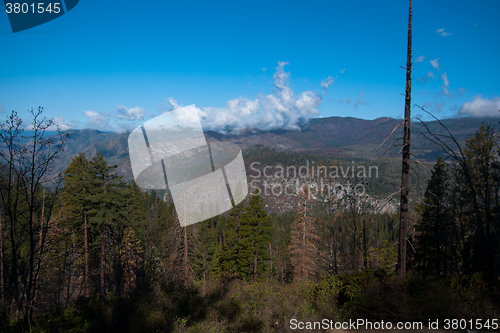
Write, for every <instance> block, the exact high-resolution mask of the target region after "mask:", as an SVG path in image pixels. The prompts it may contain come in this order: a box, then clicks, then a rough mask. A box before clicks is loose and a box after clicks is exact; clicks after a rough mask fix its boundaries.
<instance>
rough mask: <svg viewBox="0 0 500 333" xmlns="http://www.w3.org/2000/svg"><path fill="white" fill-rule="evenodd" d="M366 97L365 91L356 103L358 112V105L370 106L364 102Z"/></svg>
mask: <svg viewBox="0 0 500 333" xmlns="http://www.w3.org/2000/svg"><path fill="white" fill-rule="evenodd" d="M364 96H365V92H364V91H363V92H362V93H361V94H359V97H358V99H357V101H356V103H354V107H355V108H356V110H357V109H358V105H360V104H361V105H366V106H368V102H365V101H363V97H364Z"/></svg>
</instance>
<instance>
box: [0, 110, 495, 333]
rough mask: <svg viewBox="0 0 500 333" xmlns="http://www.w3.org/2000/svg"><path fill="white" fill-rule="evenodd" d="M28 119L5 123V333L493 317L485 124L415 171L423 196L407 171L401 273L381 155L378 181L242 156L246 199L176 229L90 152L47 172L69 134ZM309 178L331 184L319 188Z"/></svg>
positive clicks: (387, 164)
mask: <svg viewBox="0 0 500 333" xmlns="http://www.w3.org/2000/svg"><path fill="white" fill-rule="evenodd" d="M32 116H33V118H34V122H33V123H34V124H35V125H36V126H35V127H34V129H33V131H32V132H30V133H29V135H31V136H30V138H29V140H27V141H26V140H23V141H22V142H21V141H18V139H21V136H22V135H26V134H27V133H25V134H22V131H21V129H22V128H23V127H22V121H21V120H20V118H18V116H17V114H16V113H12V114H11V116H10V118H8V120H7V121H6V122H4V123H2V127H1V136H0V138H1V144H2V150H1V157H2V176H1V183H0V197H1V208H2V214H1V220H0V221H1V223H0V248H1V251H0V254H1V257H0V292H1V294H0V311H1V321H0V327H1V330H2V332H21V331H34V332H55V331H60V332H167V331H175V332H200V331H201V332H209V331H221V332H288V331H290V325H289V322H290V319H292V318H301V319H302V320H310V321H314V320H321V319H322V318H330V319H332V320H347V319H349V318H354V319H356V318H367V319H372V320H386V321H402V320H425V321H427V320H428V319H429V318H431V319H434V318H438V319H443V318H467V319H476V318H490V319H494V318H499V316H500V312H499V299H500V282H499V277H500V275H499V274H500V237H499V234H500V233H499V231H500V215H499V213H498V212H499V209H498V208H499V207H500V206H499V204H500V201H499V200H500V199H499V196H498V193H499V190H500V185H499V183H498V180H499V179H500V167H499V165H498V152H499V145H498V141H497V137H496V134H495V132H494V129H493V128H491V127H488V126H480V127H479V128H478V129H477V130H476V132H475V133H474V134H473V135H471V136H470V137H469V138H468V139H467V140H466V141H465V144H464V145H463V146H461V147H460V150H459V149H458V148H457V149H456V150H453V151H449V152H448V154H449V155H448V156H449V158H448V159H447V160H443V159H439V160H438V161H437V163H429V164H425V163H424V165H422V166H421V167H423V168H425V167H427V168H432V172H431V176H430V179H429V181H428V182H427V177H428V176H425V177H426V180H425V181H424V183H423V184H421V185H419V186H422V189H421V190H419V187H418V186H417V183H416V179H417V178H418V177H417V176H419V175H421V176H422V177H423V175H425V172H420V171H417V172H416V173H415V176H416V177H415V180H412V184H413V185H412V186H413V187H414V191H413V192H412V200H413V201H412V204H411V205H410V210H411V211H410V216H411V218H410V225H411V228H410V235H409V238H408V240H409V242H410V244H411V246H410V249H409V251H408V256H409V258H408V261H409V270H410V272H411V274H408V276H406V277H400V276H396V275H395V274H394V271H395V264H396V261H397V240H398V236H397V228H396V226H397V223H398V222H397V221H398V216H397V213H396V212H394V211H388V212H384V211H383V210H381V209H380V204H384V203H385V204H389V202H390V201H391V197H387V196H386V195H383V196H380V194H382V193H388V192H392V191H393V190H394V192H395V193H396V194H397V193H398V191H397V188H391V189H389V187H390V186H395V185H391V184H393V183H392V182H390V181H389V180H388V177H390V174H393V177H394V178H397V176H396V174H397V173H396V172H397V166H396V165H397V164H396V162H394V161H392V160H390V159H388V160H382V161H381V162H380V163H381V164H380V165H376V166H377V167H378V169H375V168H373V169H372V171H373V172H375V170H379V171H380V170H381V169H382V168H386V170H385V171H384V172H380V174H383V175H384V176H383V177H379V178H376V177H368V176H367V174H363V172H361V171H362V170H365V171H366V170H370V169H369V166H370V165H368V164H366V161H360V160H356V161H354V160H343V159H340V160H339V159H334V158H325V157H324V156H314V155H310V154H305V153H299V152H295V153H294V152H283V151H279V150H276V149H271V148H266V147H262V146H260V147H254V148H250V149H247V150H246V155H245V159H246V164H247V165H246V167H247V171H248V170H249V169H250V172H249V173H248V177H249V178H248V179H249V182H250V181H252V180H259V183H258V184H257V185H256V186H254V187H251V188H250V190H251V193H250V194H249V195H248V197H247V199H246V200H245V201H244V202H242V203H241V204H239V205H238V206H236V207H235V208H233V209H232V210H230V211H229V212H227V213H226V214H222V215H219V216H217V217H214V218H211V219H209V220H206V221H203V222H200V223H197V224H194V225H190V226H187V227H181V226H180V224H179V222H178V219H177V215H176V212H175V208H174V206H173V204H172V203H171V202H170V201H169V200H168V194H164V193H155V192H154V191H144V190H142V189H140V188H139V187H138V186H137V185H136V184H135V183H134V182H133V181H127V182H125V181H124V179H123V177H122V176H123V175H122V174H121V173H120V172H119V171H118V167H117V166H116V165H114V164H110V163H109V161H107V160H106V156H105V155H103V154H102V153H100V152H98V151H97V152H96V153H95V154H88V155H87V154H85V153H83V152H80V153H78V154H77V155H75V156H74V157H72V158H71V162H70V164H69V165H68V166H66V167H65V169H64V172H63V173H61V174H60V176H59V177H49V176H50V175H52V174H53V169H54V168H56V164H57V163H60V160H59V159H58V157H59V156H60V155H61V152H62V149H63V148H64V147H65V146H66V145H67V144H68V140H71V136H70V137H69V138H68V137H67V136H64V135H62V136H57V137H51V138H46V137H45V130H46V129H47V128H49V126H50V125H51V121H50V120H49V121H47V120H43V118H42V110H41V109H39V110H38V111H34V112H33V113H32ZM250 161H252V162H256V161H259V163H260V164H259V165H258V166H257V165H255V164H254V166H253V167H251V166H250V165H248V164H249V163H250ZM313 162H314V163H313ZM363 164H366V165H365V166H363ZM393 164H394V165H393ZM280 166H281V167H282V168H281V169H282V170H285V171H288V170H287V169H286V168H283V166H287V167H292V166H294V167H296V168H295V169H297V168H299V167H301V166H307V167H305V168H304V169H303V171H304V172H305V173H307V174H308V175H307V176H305V177H302V176H301V175H300V174H299V175H298V176H297V175H293V176H292V175H288V176H287V177H284V176H283V177H280V175H277V174H276V173H277V172H278V173H279V170H281V169H280V168H279V167H280ZM372 166H373V165H372ZM265 167H270V169H267V170H268V171H269V174H272V175H273V176H272V177H271V178H268V177H267V176H266V174H265V173H264V172H267V171H265V170H264V168H265ZM321 167H324V168H321ZM327 167H328V168H327ZM341 167H342V168H341ZM347 167H349V168H350V169H347ZM343 168H344V169H343ZM352 168H355V170H356V172H353V171H352V170H353V169H352ZM290 170H292V169H291V168H290ZM335 170H337V176H336V175H335V173H333V172H334V171H335ZM346 170H349V171H346ZM367 172H368V171H367ZM256 173H262V175H260V177H256ZM379 176H380V175H379ZM266 179H267V180H269V179H271V180H270V182H271V181H272V184H274V185H270V186H271V187H270V188H271V192H272V189H273V186H276V184H278V183H279V184H281V185H282V186H285V188H286V185H287V184H292V183H293V184H294V185H293V186H294V187H293V191H291V192H290V193H291V195H289V196H288V197H287V198H286V200H288V201H286V202H285V201H279V200H285V198H284V197H285V196H284V195H277V194H276V190H275V192H274V195H273V196H274V199H273V200H274V201H272V200H271V199H269V198H267V197H266V192H265V190H266V188H265V184H264V183H263V181H265V180H266ZM318 181H320V182H322V183H323V184H325V186H326V187H325V188H326V189H330V190H332V191H324V192H321V191H318V188H317V186H318V185H317V184H318ZM359 186H361V187H362V188H366V189H368V190H367V191H366V192H365V191H363V192H361V191H360V190H359V191H358V190H356V189H360V188H361V187H359ZM384 186H385V187H387V188H385V187H384ZM424 189H426V190H425V191H424ZM424 192H425V194H424ZM377 195H379V199H380V200H379V201H375V198H376V197H377ZM164 199H165V200H164ZM269 200H271V201H269ZM270 202H273V203H270ZM272 205H274V208H277V209H272V208H273V207H271V206H272Z"/></svg>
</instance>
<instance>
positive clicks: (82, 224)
mask: <svg viewBox="0 0 500 333" xmlns="http://www.w3.org/2000/svg"><path fill="white" fill-rule="evenodd" d="M90 177H91V176H90V174H89V161H88V160H87V158H86V157H85V154H83V153H80V154H78V155H77V156H75V157H73V158H72V159H71V163H70V165H69V166H68V167H67V168H66V170H64V178H63V180H64V187H63V190H62V195H61V196H62V203H63V206H64V216H65V221H67V224H69V225H68V226H69V229H66V228H65V227H64V226H61V231H62V230H63V229H66V233H68V232H69V233H70V234H72V233H74V232H75V231H76V234H77V237H78V236H80V235H81V236H83V237H82V238H83V249H84V256H85V259H84V260H85V263H84V265H85V267H84V276H83V280H82V283H83V286H82V288H83V290H84V295H88V292H89V291H88V282H89V281H88V279H89V224H88V212H89V210H90V209H91V200H90V191H89V190H90V186H91V185H90V184H91V183H90ZM82 229H83V230H82ZM66 233H65V234H66ZM68 236H69V235H68ZM62 237H64V236H62ZM78 238H80V237H78Z"/></svg>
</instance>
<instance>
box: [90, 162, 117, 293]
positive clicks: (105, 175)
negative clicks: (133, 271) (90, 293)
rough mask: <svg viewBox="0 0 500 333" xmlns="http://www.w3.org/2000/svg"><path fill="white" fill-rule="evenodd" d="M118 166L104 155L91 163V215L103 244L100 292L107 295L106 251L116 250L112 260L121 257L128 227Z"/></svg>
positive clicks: (113, 251)
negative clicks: (122, 244) (118, 247)
mask: <svg viewBox="0 0 500 333" xmlns="http://www.w3.org/2000/svg"><path fill="white" fill-rule="evenodd" d="M116 167H117V166H116V165H112V166H108V165H107V162H106V160H104V157H103V156H102V154H101V153H97V154H96V156H94V158H92V160H91V161H90V163H89V174H90V180H91V186H90V188H89V192H90V194H91V196H90V198H91V201H92V209H91V210H90V211H89V214H92V220H93V222H94V223H93V227H94V233H95V234H96V235H99V237H98V239H96V241H97V242H99V243H100V259H99V290H100V293H101V294H105V292H106V287H105V278H106V271H107V270H108V269H107V266H108V265H107V263H106V261H107V260H106V252H107V251H106V250H107V248H108V247H109V248H110V250H112V251H111V253H110V256H109V257H110V258H112V259H114V260H117V259H118V258H119V256H118V255H117V253H116V252H117V246H116V245H118V244H120V242H121V238H122V237H123V231H124V227H125V216H124V211H125V210H124V205H125V200H124V196H123V192H122V189H123V188H124V185H125V184H124V183H123V182H121V181H120V179H121V178H122V176H118V175H116V174H115V173H114V172H115V169H116ZM96 245H97V244H96ZM113 245H115V246H114V247H113ZM98 246H99V245H98ZM109 266H111V267H113V266H115V267H116V266H120V264H119V263H117V262H116V261H114V262H113V263H110V265H109ZM117 271H120V270H117ZM119 277H120V275H119V276H118V281H117V284H118V285H120V281H119Z"/></svg>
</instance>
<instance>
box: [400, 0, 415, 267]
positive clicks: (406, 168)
mask: <svg viewBox="0 0 500 333" xmlns="http://www.w3.org/2000/svg"><path fill="white" fill-rule="evenodd" d="M409 7H410V8H409V16H408V49H407V56H406V96H405V119H404V134H403V135H404V137H403V163H402V172H401V204H400V206H399V251H398V271H399V274H400V275H405V274H406V237H407V234H408V230H407V229H408V187H409V180H410V132H411V131H410V126H411V119H410V105H411V51H412V50H411V39H412V35H411V28H412V0H410V6H409Z"/></svg>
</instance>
